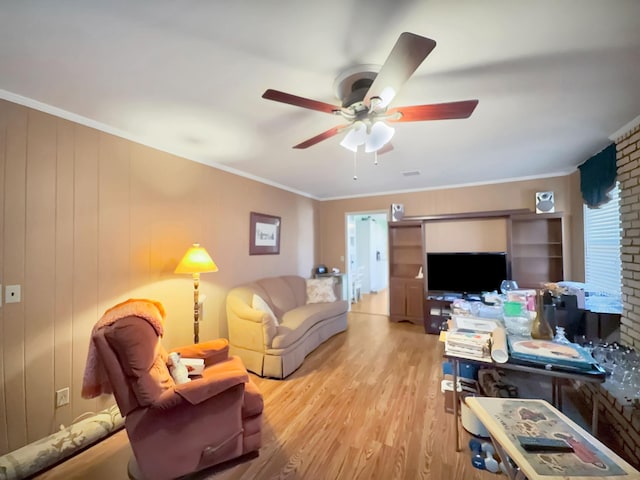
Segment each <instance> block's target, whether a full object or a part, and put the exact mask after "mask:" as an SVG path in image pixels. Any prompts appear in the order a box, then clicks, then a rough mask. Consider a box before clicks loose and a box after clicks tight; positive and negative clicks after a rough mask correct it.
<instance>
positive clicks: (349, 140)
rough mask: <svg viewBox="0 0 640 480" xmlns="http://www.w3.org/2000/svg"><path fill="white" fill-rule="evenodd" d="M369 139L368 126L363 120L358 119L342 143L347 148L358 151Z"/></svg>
mask: <svg viewBox="0 0 640 480" xmlns="http://www.w3.org/2000/svg"><path fill="white" fill-rule="evenodd" d="M366 139H367V126H366V125H365V124H364V123H363V122H361V121H356V122H354V124H353V127H352V128H351V130H349V132H348V133H347V134H346V135H345V136H344V138H343V139H342V141H341V142H340V145H342V146H343V147H344V148H346V149H347V150H351V151H352V152H357V151H358V147H359V146H360V145H363V144H364V142H365V141H366Z"/></svg>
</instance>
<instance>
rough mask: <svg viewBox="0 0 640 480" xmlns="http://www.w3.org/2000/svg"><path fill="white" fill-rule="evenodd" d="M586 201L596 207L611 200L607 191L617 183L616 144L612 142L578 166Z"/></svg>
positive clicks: (581, 187)
mask: <svg viewBox="0 0 640 480" xmlns="http://www.w3.org/2000/svg"><path fill="white" fill-rule="evenodd" d="M578 168H579V169H580V191H581V192H582V198H583V199H584V203H586V204H587V206H588V207H591V208H594V207H597V206H599V205H601V204H603V203H605V202H606V201H607V200H609V197H608V196H607V193H609V190H611V189H612V188H613V186H614V185H615V184H616V175H617V166H616V145H615V143H612V144H611V145H609V146H608V147H606V148H605V149H604V150H602V151H600V152H599V153H596V154H595V155H594V156H593V157H591V158H590V159H589V160H587V161H586V162H584V163H583V164H582V165H580V166H579V167H578Z"/></svg>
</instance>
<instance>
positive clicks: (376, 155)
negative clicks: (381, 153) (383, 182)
mask: <svg viewBox="0 0 640 480" xmlns="http://www.w3.org/2000/svg"><path fill="white" fill-rule="evenodd" d="M373 164H374V165H378V150H376V151H375V152H373Z"/></svg>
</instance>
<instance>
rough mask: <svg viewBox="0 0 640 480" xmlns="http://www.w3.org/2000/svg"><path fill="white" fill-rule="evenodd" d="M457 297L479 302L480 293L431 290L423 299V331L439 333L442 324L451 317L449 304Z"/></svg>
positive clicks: (480, 299) (457, 298) (480, 298)
mask: <svg viewBox="0 0 640 480" xmlns="http://www.w3.org/2000/svg"><path fill="white" fill-rule="evenodd" d="M459 299H464V300H467V301H469V302H481V301H482V294H480V293H452V292H432V293H430V294H428V295H427V297H426V299H425V301H424V307H425V313H424V332H425V333H431V334H433V335H439V334H440V330H442V324H443V323H445V322H446V321H447V320H449V319H450V318H451V304H452V303H453V302H454V301H456V300H459Z"/></svg>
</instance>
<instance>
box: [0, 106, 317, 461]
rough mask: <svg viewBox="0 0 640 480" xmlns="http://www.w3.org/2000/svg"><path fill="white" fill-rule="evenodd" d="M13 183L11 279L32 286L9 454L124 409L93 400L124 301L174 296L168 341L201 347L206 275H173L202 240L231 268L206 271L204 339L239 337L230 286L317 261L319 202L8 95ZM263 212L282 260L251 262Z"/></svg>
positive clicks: (0, 153) (4, 238)
mask: <svg viewBox="0 0 640 480" xmlns="http://www.w3.org/2000/svg"><path fill="white" fill-rule="evenodd" d="M0 189H1V192H0V211H1V212H2V214H1V215H0V283H1V284H2V285H3V290H4V286H5V285H14V284H19V285H21V287H22V301H21V302H20V303H11V304H4V302H3V304H2V306H1V307H0V385H1V386H2V387H1V388H2V390H1V391H0V455H1V454H3V453H6V452H8V451H11V450H14V449H16V448H19V447H21V446H23V445H25V444H27V443H29V442H32V441H34V440H37V439H39V438H41V437H44V436H46V435H48V434H50V433H52V432H53V431H55V430H56V429H57V428H58V427H59V425H60V424H65V425H68V424H69V423H71V422H72V421H73V420H74V419H76V418H77V417H79V416H81V415H83V414H85V413H86V412H93V411H99V410H102V409H103V408H105V407H106V406H108V405H111V404H112V403H113V399H112V398H111V397H108V396H105V397H103V398H100V399H97V400H84V399H82V398H80V389H81V384H82V375H83V372H84V366H85V360H86V355H87V347H88V340H89V336H90V333H91V329H92V327H93V325H94V323H95V322H96V321H97V320H98V319H99V317H100V316H101V314H102V312H104V310H106V309H107V308H109V307H110V306H112V305H113V304H115V303H117V302H119V301H122V300H125V299H127V298H132V297H138V298H154V299H157V300H160V301H161V302H163V303H164V305H165V307H166V310H167V322H166V334H165V338H164V340H163V342H164V344H165V346H166V347H168V348H170V347H172V346H176V345H179V344H186V343H191V342H192V341H193V315H192V308H193V307H192V304H191V302H192V301H193V295H192V291H193V281H192V279H191V278H190V277H189V276H177V275H174V274H173V270H174V268H175V266H176V265H177V263H178V261H179V260H180V258H181V257H182V255H183V254H184V252H185V251H186V250H187V248H188V247H189V246H190V245H191V243H193V242H196V241H198V242H200V243H201V244H202V245H204V246H205V247H206V248H207V250H208V251H209V253H210V254H211V256H212V257H213V258H214V260H215V261H216V263H217V264H218V266H219V268H220V271H219V272H217V273H211V274H204V275H202V278H201V292H202V294H204V295H206V297H207V300H206V303H205V308H204V319H203V322H202V324H201V338H202V339H210V338H216V337H218V336H226V332H227V327H226V313H225V305H224V300H225V294H226V291H227V290H228V289H229V288H231V287H233V286H235V285H237V284H240V283H243V282H245V281H249V280H253V279H256V278H260V277H262V276H267V275H280V274H299V275H304V276H309V274H310V272H311V271H312V268H313V266H314V265H315V264H316V263H317V257H318V251H319V247H318V244H319V238H318V234H317V232H318V231H319V229H318V228H317V222H318V220H317V208H318V202H317V201H315V200H312V199H309V198H306V197H301V196H299V195H295V194H292V193H290V192H285V191H283V190H280V189H277V188H273V187H271V186H267V185H264V184H261V183H257V182H254V181H252V180H248V179H246V178H242V177H239V176H236V175H232V174H230V173H227V172H223V171H221V170H218V169H215V168H212V167H208V166H205V165H202V164H199V163H195V162H191V161H188V160H185V159H182V158H179V157H176V156H173V155H169V154H167V153H163V152H159V151H157V150H154V149H151V148H148V147H145V146H142V145H139V144H136V143H134V142H131V141H128V140H124V139H122V138H118V137H115V136H112V135H109V134H106V133H103V132H99V131H97V130H94V129H91V128H88V127H85V126H81V125H78V124H75V123H73V122H69V121H66V120H63V119H60V118H57V117H54V116H51V115H48V114H45V113H42V112H39V111H35V110H32V109H29V108H26V107H23V106H19V105H16V104H13V103H10V102H6V101H1V100H0ZM251 211H257V212H260V213H267V214H272V215H277V216H280V217H282V238H281V246H280V248H281V254H280V255H265V256H249V244H248V241H249V212H251ZM64 387H70V389H71V403H70V404H69V405H68V406H64V407H61V408H58V409H56V408H54V401H55V391H56V390H58V389H61V388H64Z"/></svg>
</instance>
